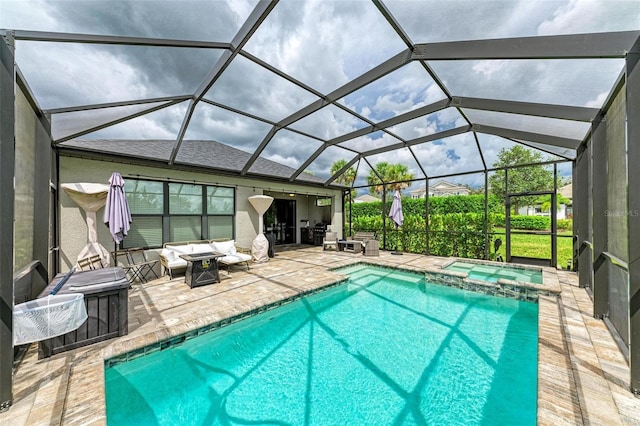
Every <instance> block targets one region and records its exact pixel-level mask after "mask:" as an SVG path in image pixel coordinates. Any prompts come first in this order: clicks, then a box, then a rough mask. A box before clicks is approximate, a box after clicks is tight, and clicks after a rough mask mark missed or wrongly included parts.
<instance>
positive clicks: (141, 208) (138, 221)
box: [122, 179, 164, 248]
mask: <svg viewBox="0 0 640 426" xmlns="http://www.w3.org/2000/svg"><path fill="white" fill-rule="evenodd" d="M124 190H125V192H126V194H127V201H128V203H129V210H130V211H131V218H132V221H131V229H130V230H129V235H127V237H126V238H125V239H124V241H123V242H122V246H123V247H125V248H131V247H159V246H161V245H162V216H163V213H164V189H163V184H162V182H154V181H145V180H135V179H127V180H125V184H124Z"/></svg>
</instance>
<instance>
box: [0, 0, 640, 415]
mask: <svg viewBox="0 0 640 426" xmlns="http://www.w3.org/2000/svg"><path fill="white" fill-rule="evenodd" d="M576 3H580V5H582V6H584V7H578V6H577V5H576ZM585 3H588V4H584V5H583V4H582V3H581V2H566V1H549V2H535V3H532V2H527V1H522V2H518V1H497V2H489V1H486V2H485V1H480V2H472V1H456V2H440V1H435V0H433V1H419V2H404V1H380V0H374V1H372V2H366V1H335V2H334V1H328V2H327V1H324V2H323V1H318V2H313V1H305V2H298V1H295V2H294V1H280V2H278V1H253V0H248V1H244V2H222V1H220V2H218V1H212V2H205V1H195V2H189V3H180V5H179V6H178V5H177V3H173V2H168V1H158V2H155V1H122V2H100V1H98V2H73V1H69V2H62V1H58V2H56V1H51V2H43V3H42V4H40V3H38V5H31V6H32V7H25V6H24V3H23V2H19V1H15V2H14V1H8V2H3V3H2V4H1V5H0V28H4V29H3V30H0V34H2V42H1V43H0V48H1V50H0V56H1V60H2V68H1V69H0V73H1V75H0V97H1V98H0V102H1V103H0V126H1V127H0V199H2V200H15V202H14V203H11V202H3V203H1V204H0V244H1V246H0V298H1V299H2V303H0V309H1V310H2V312H1V315H0V316H1V317H2V318H3V320H2V324H0V336H2V339H1V341H0V342H1V343H0V345H1V347H0V404H2V406H0V408H2V407H4V408H7V407H8V406H9V405H10V401H11V399H12V394H11V385H10V384H11V366H12V362H13V353H14V352H13V347H12V345H11V335H12V325H11V320H10V318H11V309H12V306H13V305H14V303H15V300H14V286H13V285H12V283H13V282H14V279H19V280H30V281H33V282H34V283H36V284H33V286H34V288H38V287H39V286H40V287H42V286H43V284H44V282H46V281H47V280H48V279H49V277H51V276H52V274H55V273H56V272H58V270H59V268H60V263H59V262H60V260H59V259H58V258H57V257H56V253H57V250H58V247H59V244H60V235H59V232H60V229H59V223H58V219H57V210H58V209H59V207H60V206H59V205H58V202H57V194H58V191H59V185H60V184H61V183H63V182H60V181H59V178H58V176H59V172H60V168H59V167H60V162H61V159H62V160H64V159H69V158H80V159H92V160H96V161H103V162H109V163H112V164H113V166H112V167H113V168H114V169H117V168H118V165H119V164H127V165H134V166H136V167H138V166H139V167H145V168H159V169H165V170H179V171H196V172H198V173H204V174H207V175H219V176H225V177H231V178H234V179H237V185H236V188H237V187H238V185H243V182H245V180H260V181H264V182H268V183H269V185H271V186H273V187H274V188H280V187H284V185H294V186H295V187H296V188H298V193H300V194H312V193H315V192H318V191H319V190H320V189H323V190H325V189H331V190H335V191H339V192H340V193H341V194H342V195H343V197H342V198H343V199H342V200H336V202H337V203H339V204H340V209H341V212H344V216H343V217H342V224H343V227H345V228H346V226H347V224H348V223H349V218H348V217H345V216H346V215H347V213H346V211H347V208H346V207H345V206H344V203H349V202H350V200H351V198H352V196H353V195H358V194H362V193H365V192H367V191H368V190H369V188H370V187H379V188H381V190H382V194H385V191H391V190H393V189H395V188H396V187H400V188H402V191H403V192H404V193H405V194H407V195H408V194H409V193H410V192H411V191H416V190H418V189H420V188H421V187H425V188H428V187H429V186H430V185H432V184H433V183H436V182H439V181H442V180H445V181H451V182H454V183H455V184H458V185H462V186H466V187H468V188H473V189H475V190H477V191H478V193H479V194H480V195H483V196H484V197H485V203H486V199H487V196H488V191H489V180H490V179H491V178H492V176H495V175H500V176H503V175H505V174H507V175H508V173H509V170H514V169H517V168H521V167H527V166H534V165H542V166H544V167H546V168H547V169H548V170H552V171H553V175H554V177H555V179H554V181H553V182H554V183H553V184H552V185H551V186H548V187H544V188H534V189H531V190H529V191H524V192H523V191H522V190H518V191H514V190H510V189H509V187H508V186H507V187H506V194H507V199H508V197H518V196H526V195H532V194H533V195H540V194H548V195H550V196H555V194H556V193H557V190H558V184H557V182H560V181H563V182H567V181H571V182H572V188H573V190H572V200H573V233H572V235H573V249H572V253H573V256H572V257H573V260H574V261H575V264H574V265H573V266H574V267H575V268H576V270H577V271H578V274H579V277H580V285H581V286H584V287H588V288H590V289H591V292H592V295H593V303H594V312H595V315H596V316H597V317H598V318H603V319H604V320H605V321H606V322H607V324H608V325H609V327H610V329H611V330H612V331H613V332H614V333H616V334H617V335H618V336H619V337H620V341H621V342H622V343H621V347H622V349H623V352H625V354H626V356H627V357H628V359H629V361H630V365H631V387H632V390H633V391H634V392H636V393H638V392H640V350H639V349H638V347H640V262H638V261H637V260H638V257H640V220H639V219H640V214H638V212H640V193H638V191H636V188H637V185H638V183H640V170H639V169H638V167H634V165H637V164H640V110H639V109H638V108H637V106H638V105H640V67H639V66H638V61H639V59H640V24H639V22H640V7H639V4H638V2H636V1H622V0H621V1H615V0H613V1H604V0H601V1H593V2H585ZM34 4H35V3H34ZM14 141H15V145H14ZM514 146H521V147H526V148H527V149H529V150H531V151H532V152H534V153H536V157H535V158H536V162H535V164H529V163H521V162H519V161H517V160H516V161H513V162H511V163H509V164H501V163H500V154H501V152H505V151H508V150H509V149H511V148H513V147H514ZM381 163H389V164H401V165H403V166H405V168H406V170H405V173H402V174H395V175H394V174H385V173H382V172H381V170H382V169H381V168H380V167H379V165H380V164H381ZM14 182H15V186H14ZM245 185H246V184H245ZM249 185H250V184H249ZM425 193H426V195H425V196H424V202H425V205H426V206H427V211H428V205H429V198H430V197H429V191H425ZM486 209H487V207H485V211H486ZM554 210H555V209H551V211H552V212H553V211H554ZM506 211H507V212H508V211H509V209H507V210H506ZM553 214H554V213H552V215H553ZM507 215H508V213H507ZM381 216H382V217H383V218H385V212H381ZM230 217H231V216H230ZM384 220H388V219H384ZM485 220H486V219H485ZM231 221H232V218H231V219H228V222H229V223H230V222H231ZM14 223H15V226H14ZM428 223H429V222H428V220H427V221H425V234H424V235H425V236H427V235H428V231H429V225H428ZM551 223H552V228H551V231H550V234H549V235H550V238H551V239H550V241H551V244H552V247H555V246H554V244H555V243H554V242H553V241H555V238H556V235H555V234H556V233H557V232H556V228H555V217H553V220H552V221H551ZM228 227H229V229H231V227H232V224H228ZM507 227H508V226H507ZM344 230H345V231H347V230H346V229H344ZM483 237H484V243H485V244H484V247H485V250H488V248H489V247H491V245H490V244H491V243H492V241H491V239H492V237H491V236H489V235H487V234H486V228H485V235H484V236H483ZM16 241H19V242H20V244H17V243H16ZM428 247H429V241H428V238H426V240H425V253H429V248H428ZM554 250H555V248H552V253H555V252H554ZM485 253H486V251H485ZM551 257H552V261H551V262H552V263H553V264H556V262H555V254H552V256H551ZM14 259H15V261H14ZM560 261H561V262H564V259H560ZM30 265H31V266H30ZM25 268H26V272H25V273H24V274H23V275H21V276H19V277H14V273H15V272H17V271H19V270H25ZM33 292H34V293H36V292H35V290H34V291H33ZM36 294H37V293H36ZM23 296H24V297H25V298H27V299H28V298H33V297H35V295H34V294H29V295H23ZM7 318H9V319H7Z"/></svg>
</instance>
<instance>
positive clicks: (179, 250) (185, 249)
mask: <svg viewBox="0 0 640 426" xmlns="http://www.w3.org/2000/svg"><path fill="white" fill-rule="evenodd" d="M166 248H168V249H169V250H173V251H174V252H175V254H176V257H179V256H180V255H181V254H191V253H193V252H192V251H191V250H192V249H193V248H192V247H191V245H190V244H187V245H183V246H167V247H166Z"/></svg>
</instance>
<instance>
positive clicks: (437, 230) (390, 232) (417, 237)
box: [353, 213, 495, 259]
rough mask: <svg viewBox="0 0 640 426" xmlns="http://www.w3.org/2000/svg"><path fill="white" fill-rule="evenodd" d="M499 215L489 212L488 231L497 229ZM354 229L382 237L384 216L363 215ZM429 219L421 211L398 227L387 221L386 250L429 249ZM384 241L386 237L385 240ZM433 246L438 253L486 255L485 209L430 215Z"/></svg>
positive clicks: (430, 244) (405, 219)
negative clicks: (426, 223)
mask: <svg viewBox="0 0 640 426" xmlns="http://www.w3.org/2000/svg"><path fill="white" fill-rule="evenodd" d="M494 223H495V215H494V214H490V215H489V221H488V227H487V231H488V232H490V233H491V232H493V226H494ZM353 227H354V232H358V231H368V232H375V233H376V234H377V235H378V238H379V239H380V240H382V238H381V236H382V217H381V216H380V215H376V216H361V217H357V218H355V219H354V221H353ZM425 230H426V227H425V220H424V217H422V216H418V215H405V217H404V224H403V226H402V228H400V229H399V230H396V229H395V226H394V225H393V222H392V221H391V220H388V221H386V230H385V234H386V241H385V242H386V245H385V246H384V247H383V248H384V249H385V250H395V249H396V248H397V249H399V250H404V251H406V252H410V253H425V252H426V240H425ZM381 243H382V241H381ZM429 250H430V252H431V254H433V255H437V256H457V257H467V258H477V259H479V258H482V257H483V256H484V213H483V214H478V213H450V214H442V215H438V214H434V215H430V223H429Z"/></svg>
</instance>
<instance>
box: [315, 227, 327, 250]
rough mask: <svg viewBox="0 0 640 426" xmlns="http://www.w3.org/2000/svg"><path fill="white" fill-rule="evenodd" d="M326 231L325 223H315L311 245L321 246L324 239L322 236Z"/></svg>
mask: <svg viewBox="0 0 640 426" xmlns="http://www.w3.org/2000/svg"><path fill="white" fill-rule="evenodd" d="M326 233H327V225H326V224H325V223H322V222H321V223H316V225H315V226H314V227H313V245H314V246H321V245H322V242H323V241H324V236H325V235H326Z"/></svg>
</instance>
